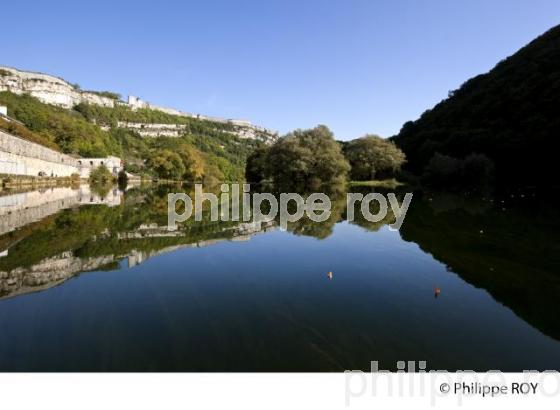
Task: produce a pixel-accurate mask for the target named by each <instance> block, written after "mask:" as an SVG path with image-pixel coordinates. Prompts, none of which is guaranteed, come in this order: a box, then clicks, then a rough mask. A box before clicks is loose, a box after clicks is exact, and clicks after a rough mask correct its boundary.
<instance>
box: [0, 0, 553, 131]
mask: <svg viewBox="0 0 560 410" xmlns="http://www.w3.org/2000/svg"><path fill="white" fill-rule="evenodd" d="M0 13H1V14H2V33H3V39H2V45H1V52H0V64H4V65H8V66H13V67H16V68H22V69H29V70H33V71H41V72H46V73H49V74H55V75H58V76H60V77H63V78H65V79H67V80H68V81H71V82H77V83H79V84H80V85H81V86H82V88H84V89H95V90H110V91H116V92H119V93H121V94H122V95H123V96H126V95H128V94H133V95H137V96H140V97H141V98H143V99H145V100H148V101H151V102H153V103H156V104H160V105H166V106H171V107H176V108H179V109H182V110H185V111H189V112H195V113H203V114H208V115H217V116H223V117H228V118H243V119H249V120H251V121H253V122H254V123H257V124H260V125H264V126H267V127H270V128H274V129H277V130H279V131H280V132H282V133H284V132H287V131H289V130H292V129H294V128H307V127H312V126H314V125H316V124H326V125H328V126H329V127H330V128H331V129H332V130H333V131H334V132H335V134H336V136H337V138H339V139H351V138H356V137H359V136H361V135H363V134H365V133H377V134H380V135H382V136H385V137H387V136H391V135H393V134H395V133H397V132H398V131H399V129H400V127H401V126H402V124H403V123H404V122H406V121H407V120H412V119H416V118H417V117H418V116H419V115H420V114H421V113H422V112H423V111H424V110H425V109H427V108H430V107H432V106H433V105H434V104H435V103H437V102H439V101H440V100H441V99H442V98H444V97H445V96H446V95H447V92H448V91H449V90H452V89H455V88H457V87H458V86H460V85H461V84H462V83H463V82H464V81H465V80H466V79H468V78H469V77H472V76H474V75H476V74H479V73H482V72H486V71H488V70H489V69H491V68H492V67H493V66H494V65H495V64H496V63H497V62H498V61H499V60H501V59H503V58H504V57H506V56H508V55H510V54H512V53H514V52H515V51H516V50H517V49H519V48H520V47H521V46H523V45H525V44H526V43H528V42H529V41H530V40H532V39H533V38H535V37H536V36H538V35H539V34H541V33H543V32H544V31H546V30H547V29H549V28H551V27H553V26H554V25H557V24H560V1H558V0H523V1H522V0H469V1H450V0H423V1H415V0H392V1H389V0H383V1H382V0H340V1H338V0H337V1H327V0H322V1H320V0H299V1H293V0H282V1H276V0H247V1H225V0H224V1H218V0H202V1H201V0H199V1H176V2H174V1H165V0H160V1H157V2H154V1H151V2H144V1H141V0H136V1H117V0H113V1H105V0H97V1H95V2H93V1H92V2H85V1H84V2H80V1H72V2H69V1H68V2H67V1H55V0H53V1H48V2H47V1H35V2H30V1H25V0H18V1H8V2H4V3H3V4H2V7H1V9H0Z"/></svg>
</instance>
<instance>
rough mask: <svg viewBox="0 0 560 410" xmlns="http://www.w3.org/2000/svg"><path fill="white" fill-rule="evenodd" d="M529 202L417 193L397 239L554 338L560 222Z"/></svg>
mask: <svg viewBox="0 0 560 410" xmlns="http://www.w3.org/2000/svg"><path fill="white" fill-rule="evenodd" d="M528 197H531V198H532V194H530V195H524V196H523V197H521V195H517V196H516V198H517V199H515V197H514V199H512V198H511V197H509V198H508V200H504V201H502V200H500V199H495V200H490V199H486V200H476V201H475V200H466V199H465V198H460V197H457V196H454V197H451V196H439V197H438V196H434V195H424V196H422V195H421V194H420V193H418V194H415V198H414V201H412V204H411V206H410V209H409V211H408V214H407V217H406V221H405V223H404V224H403V226H402V228H401V236H402V237H403V239H405V240H407V241H412V242H415V243H417V244H418V245H419V246H420V247H421V249H422V250H424V251H425V252H429V253H431V254H432V255H433V256H434V258H436V259H437V260H439V261H441V262H443V263H445V264H446V265H447V266H448V268H449V270H450V271H453V272H455V273H457V274H458V275H459V276H460V277H461V278H462V279H464V280H465V281H467V282H469V283H471V284H473V285H475V286H477V287H480V288H484V289H486V290H487V291H488V292H489V293H490V294H491V295H492V297H493V298H494V299H495V300H497V301H499V302H501V303H503V304H504V305H505V306H507V307H509V308H510V309H512V310H513V311H514V312H515V313H516V314H517V315H518V316H519V317H521V318H522V319H523V320H525V321H526V322H528V323H529V324H531V325H532V326H534V327H536V328H538V329H539V330H540V331H542V332H544V333H545V334H547V335H549V336H551V337H553V338H555V339H560V322H559V321H558V317H557V314H556V312H557V311H558V302H557V301H558V297H559V295H560V275H559V273H560V272H559V271H558V267H559V266H560V241H559V240H558V232H559V229H560V217H559V214H558V211H557V210H554V209H551V208H550V207H546V206H541V204H539V203H538V202H537V201H535V200H534V199H529V198H528ZM512 201H517V203H512Z"/></svg>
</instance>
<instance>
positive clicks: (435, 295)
mask: <svg viewBox="0 0 560 410" xmlns="http://www.w3.org/2000/svg"><path fill="white" fill-rule="evenodd" d="M440 293H441V289H440V288H435V289H434V297H436V298H437V297H438V296H439V294H440Z"/></svg>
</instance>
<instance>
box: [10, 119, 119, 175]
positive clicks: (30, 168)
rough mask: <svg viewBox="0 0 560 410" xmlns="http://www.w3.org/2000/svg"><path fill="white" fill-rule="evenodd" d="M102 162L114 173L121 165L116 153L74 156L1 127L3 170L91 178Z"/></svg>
mask: <svg viewBox="0 0 560 410" xmlns="http://www.w3.org/2000/svg"><path fill="white" fill-rule="evenodd" d="M101 164H104V165H106V166H107V168H109V170H110V171H111V172H113V174H115V175H116V174H118V173H119V171H120V170H121V169H122V161H121V159H120V158H117V157H107V158H74V157H71V156H69V155H66V154H62V153H60V152H57V151H54V150H52V149H49V148H46V147H44V146H42V145H39V144H35V143H33V142H30V141H27V140H24V139H22V138H19V137H16V136H14V135H11V134H8V133H6V132H4V131H2V130H0V174H8V175H25V176H35V177H37V176H40V175H44V176H56V177H69V176H71V175H72V174H79V175H80V177H82V178H88V177H89V173H90V171H91V170H92V169H94V168H97V167H98V166H99V165H101Z"/></svg>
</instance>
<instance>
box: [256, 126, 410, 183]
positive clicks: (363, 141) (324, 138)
mask: <svg viewBox="0 0 560 410" xmlns="http://www.w3.org/2000/svg"><path fill="white" fill-rule="evenodd" d="M404 162H405V155H404V154H403V152H402V151H401V150H400V149H399V148H397V147H396V145H395V144H393V143H392V142H391V141H389V140H386V139H383V138H381V137H378V136H376V135H365V136H364V137H362V138H358V139H355V140H352V141H349V142H338V141H336V140H335V138H334V134H333V133H332V131H331V130H330V129H329V128H328V127H326V126H324V125H319V126H317V127H315V128H312V129H307V130H295V131H293V132H291V133H289V134H287V135H285V136H284V137H282V138H280V139H278V140H277V141H276V142H275V143H274V144H272V145H270V146H266V145H262V146H260V147H258V148H257V149H256V150H255V151H254V152H253V153H252V154H251V155H249V157H248V158H247V164H246V168H245V177H246V180H247V181H249V182H251V183H263V182H271V183H273V184H275V185H277V186H284V185H290V186H294V185H295V186H299V187H302V188H304V189H306V188H309V189H313V188H317V187H320V186H323V185H327V184H328V185H338V184H344V183H345V182H347V181H348V180H349V179H352V180H355V181H365V180H373V179H376V178H389V177H393V176H395V175H396V174H397V173H398V172H399V170H400V168H401V166H402V165H403V164H404Z"/></svg>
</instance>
